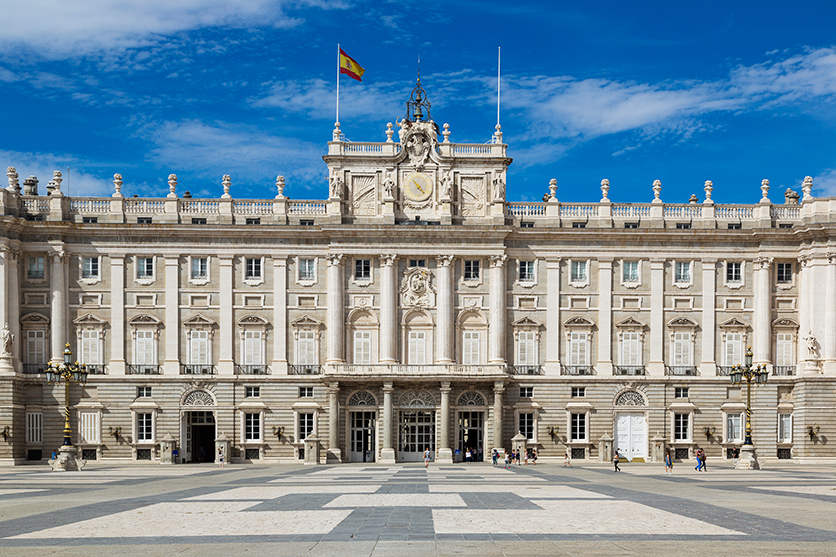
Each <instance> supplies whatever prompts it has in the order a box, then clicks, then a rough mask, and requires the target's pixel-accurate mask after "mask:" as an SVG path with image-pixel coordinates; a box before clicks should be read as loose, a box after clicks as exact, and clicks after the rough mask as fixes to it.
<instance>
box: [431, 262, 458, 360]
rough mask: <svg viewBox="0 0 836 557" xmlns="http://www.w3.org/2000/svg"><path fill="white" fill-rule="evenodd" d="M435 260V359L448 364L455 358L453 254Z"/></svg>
mask: <svg viewBox="0 0 836 557" xmlns="http://www.w3.org/2000/svg"><path fill="white" fill-rule="evenodd" d="M436 261H437V269H438V312H437V317H436V318H437V323H438V325H437V328H436V344H437V346H438V360H437V361H438V363H440V364H449V363H452V362H453V361H454V360H455V353H454V352H453V336H454V326H453V306H454V304H453V256H452V255H440V256H438V257H437V259H436Z"/></svg>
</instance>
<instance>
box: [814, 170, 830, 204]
mask: <svg viewBox="0 0 836 557" xmlns="http://www.w3.org/2000/svg"><path fill="white" fill-rule="evenodd" d="M813 193H814V195H818V196H820V197H831V196H836V168H831V169H829V170H824V171H822V172H821V173H820V174H819V175H818V176H814V177H813Z"/></svg>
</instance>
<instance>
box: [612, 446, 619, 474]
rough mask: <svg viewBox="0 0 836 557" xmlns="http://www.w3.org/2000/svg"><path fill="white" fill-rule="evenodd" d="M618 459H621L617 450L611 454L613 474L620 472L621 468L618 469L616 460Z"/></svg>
mask: <svg viewBox="0 0 836 557" xmlns="http://www.w3.org/2000/svg"><path fill="white" fill-rule="evenodd" d="M620 458H621V456H620V455H619V454H618V449H616V451H615V454H613V457H612V465H613V471H614V472H621V468H619V467H618V460H619V459H620Z"/></svg>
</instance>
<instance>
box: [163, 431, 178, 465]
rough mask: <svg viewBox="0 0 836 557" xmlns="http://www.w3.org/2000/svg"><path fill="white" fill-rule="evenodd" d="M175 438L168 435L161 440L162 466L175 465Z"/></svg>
mask: <svg viewBox="0 0 836 557" xmlns="http://www.w3.org/2000/svg"><path fill="white" fill-rule="evenodd" d="M174 446H175V441H174V437H172V436H171V434H170V433H169V434H167V435H166V436H165V437H163V438H162V439H160V464H174V463H175V462H174Z"/></svg>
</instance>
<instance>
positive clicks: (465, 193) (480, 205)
mask: <svg viewBox="0 0 836 557" xmlns="http://www.w3.org/2000/svg"><path fill="white" fill-rule="evenodd" d="M459 203H461V207H460V210H461V214H462V216H463V217H481V216H484V215H485V208H486V200H485V178H484V177H482V176H462V178H461V195H460V196H459Z"/></svg>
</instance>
